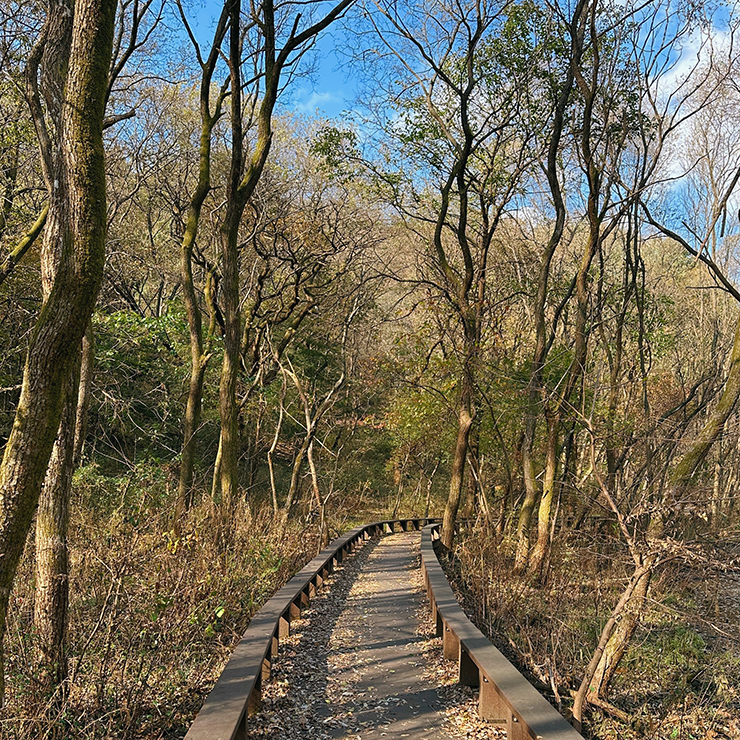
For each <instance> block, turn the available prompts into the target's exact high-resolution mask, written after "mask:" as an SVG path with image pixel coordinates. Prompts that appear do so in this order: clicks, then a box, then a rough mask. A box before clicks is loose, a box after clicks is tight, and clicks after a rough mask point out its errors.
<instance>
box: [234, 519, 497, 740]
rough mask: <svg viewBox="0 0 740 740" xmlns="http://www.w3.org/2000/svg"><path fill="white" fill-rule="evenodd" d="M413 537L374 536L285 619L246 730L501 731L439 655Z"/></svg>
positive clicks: (361, 733)
mask: <svg viewBox="0 0 740 740" xmlns="http://www.w3.org/2000/svg"><path fill="white" fill-rule="evenodd" d="M419 538H420V535H419V533H418V532H409V533H403V534H397V535H391V536H388V537H384V538H382V539H380V540H378V539H375V540H371V541H370V542H369V543H368V544H366V545H365V546H364V548H362V549H361V550H360V551H358V552H357V553H356V554H355V555H354V556H353V557H352V558H349V559H348V560H347V561H345V563H344V565H343V567H342V568H341V569H338V570H337V571H336V573H335V574H334V575H333V576H332V577H331V578H330V579H329V582H328V583H327V585H326V586H325V587H324V588H323V589H322V590H321V591H320V592H319V594H318V596H317V597H316V598H315V599H314V601H313V602H312V604H311V608H310V609H309V610H307V611H306V612H304V619H302V620H300V621H295V622H292V623H291V632H292V634H291V636H290V638H288V639H286V640H283V641H281V644H280V655H279V657H278V659H277V661H276V662H275V663H274V664H273V671H272V678H271V680H270V681H268V682H266V683H265V685H264V686H263V690H262V711H261V712H260V713H259V714H257V715H255V716H254V717H252V718H250V721H249V725H250V726H249V730H248V733H247V737H248V738H249V740H257V738H274V739H275V740H277V739H278V738H280V739H281V740H282V739H285V740H293V739H294V738H295V739H298V738H316V739H317V740H330V739H331V740H333V739H335V738H345V739H346V740H379V738H409V739H410V740H415V739H416V738H428V739H430V740H431V739H432V738H439V739H440V740H445V739H450V740H451V739H453V738H470V739H471V740H473V739H474V740H484V739H487V738H505V737H506V733H505V732H503V731H501V730H499V729H497V728H495V727H494V726H492V725H490V724H487V723H484V722H481V721H480V720H478V718H477V711H476V697H475V694H474V692H473V691H472V690H471V689H469V688H467V687H460V686H458V685H457V682H456V681H457V673H456V666H455V664H454V663H451V662H450V661H446V660H444V658H443V657H442V647H441V640H439V639H438V638H434V625H433V624H432V620H431V616H430V613H429V608H428V605H427V601H426V595H425V594H424V593H423V583H422V578H421V572H420V568H419V554H418V553H419Z"/></svg>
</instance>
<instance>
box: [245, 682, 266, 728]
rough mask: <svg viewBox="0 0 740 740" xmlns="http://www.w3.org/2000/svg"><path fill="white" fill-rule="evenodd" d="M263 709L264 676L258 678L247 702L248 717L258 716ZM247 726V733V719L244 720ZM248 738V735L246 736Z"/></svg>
mask: <svg viewBox="0 0 740 740" xmlns="http://www.w3.org/2000/svg"><path fill="white" fill-rule="evenodd" d="M261 708H262V675H261V674H260V675H259V676H257V680H256V681H255V682H254V688H253V689H252V693H251V694H250V695H249V699H248V700H247V715H251V714H256V713H257V712H259V710H260V709H261ZM242 722H243V723H244V725H245V732H246V717H245V718H244V719H243V720H242ZM245 736H246V735H245Z"/></svg>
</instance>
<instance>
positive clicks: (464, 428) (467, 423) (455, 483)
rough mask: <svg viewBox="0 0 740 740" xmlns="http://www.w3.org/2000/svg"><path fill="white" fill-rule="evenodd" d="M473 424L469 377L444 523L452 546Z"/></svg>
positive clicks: (445, 540)
mask: <svg viewBox="0 0 740 740" xmlns="http://www.w3.org/2000/svg"><path fill="white" fill-rule="evenodd" d="M472 426H473V386H472V383H471V379H470V378H469V377H467V374H466V377H465V378H464V380H463V389H462V393H461V397H460V408H459V410H458V412H457V437H456V439H455V450H454V453H453V458H452V471H451V473H450V490H449V493H448V495H447V505H446V506H445V513H444V518H443V520H442V521H443V523H442V544H443V545H444V546H445V547H448V548H451V547H452V542H453V540H454V538H455V522H456V520H457V510H458V509H459V508H460V500H461V498H462V492H463V482H464V478H465V463H466V461H467V459H468V440H469V438H470V430H471V428H472Z"/></svg>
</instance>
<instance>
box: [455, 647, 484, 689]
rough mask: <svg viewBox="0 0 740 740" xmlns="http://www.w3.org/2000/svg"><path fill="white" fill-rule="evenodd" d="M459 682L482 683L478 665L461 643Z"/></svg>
mask: <svg viewBox="0 0 740 740" xmlns="http://www.w3.org/2000/svg"><path fill="white" fill-rule="evenodd" d="M457 682H458V683H460V684H462V685H463V686H478V685H479V684H480V671H479V670H478V666H477V665H476V664H475V663H474V662H473V659H472V658H471V657H470V655H469V654H468V651H467V650H465V648H464V647H463V646H462V644H461V645H460V666H459V670H458V675H457Z"/></svg>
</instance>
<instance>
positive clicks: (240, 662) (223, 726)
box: [185, 518, 436, 740]
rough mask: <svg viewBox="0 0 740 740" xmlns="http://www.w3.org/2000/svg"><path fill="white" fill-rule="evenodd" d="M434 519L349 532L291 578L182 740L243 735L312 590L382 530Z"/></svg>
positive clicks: (234, 739) (235, 739)
mask: <svg viewBox="0 0 740 740" xmlns="http://www.w3.org/2000/svg"><path fill="white" fill-rule="evenodd" d="M434 521H436V520H435V519H429V518H425V519H394V520H389V521H383V522H373V523H372V524H365V525H364V526H362V527H357V528H356V529H353V530H351V531H350V532H347V534H345V535H343V536H342V537H339V538H338V539H336V540H334V542H332V543H331V544H330V545H329V546H328V547H327V548H325V549H324V550H322V551H321V553H320V554H319V555H317V556H316V557H315V558H314V559H313V560H312V561H311V562H310V563H308V565H306V566H305V568H303V570H301V571H300V572H299V573H297V574H296V575H295V576H294V577H293V578H291V580H290V581H288V583H286V584H285V586H283V587H282V588H281V589H280V590H279V591H278V592H277V593H276V594H275V595H274V596H273V597H272V598H271V599H270V600H269V601H268V602H267V603H266V604H265V605H264V606H263V607H262V608H261V609H260V610H259V612H257V614H255V616H254V617H253V618H252V621H251V622H250V623H249V627H248V628H247V631H246V632H245V633H244V636H243V637H242V639H241V640H240V641H239V643H238V645H237V646H236V648H235V649H234V652H233V653H232V655H231V658H230V659H229V662H228V663H227V664H226V667H225V668H224V670H223V673H222V674H221V677H220V678H219V679H218V682H217V683H216V685H215V686H214V687H213V690H212V691H211V693H210V694H209V695H208V698H207V699H206V702H205V704H204V705H203V707H202V708H201V710H200V712H199V713H198V716H197V717H196V718H195V721H194V722H193V724H192V725H191V726H190V730H188V733H187V735H185V740H240V739H241V738H244V737H246V721H247V716H248V715H249V714H250V713H252V712H254V711H257V710H258V709H259V706H260V702H261V697H262V681H265V680H266V679H268V678H269V677H270V667H271V665H272V661H273V660H274V659H275V657H276V656H277V654H278V647H279V645H280V640H281V639H284V638H285V637H287V636H288V635H289V634H290V623H291V621H292V620H294V619H299V618H300V616H301V611H302V610H303V609H305V608H306V606H307V605H308V604H309V602H310V601H311V599H312V598H313V596H314V594H315V593H316V590H317V589H319V588H320V587H321V585H322V584H323V582H324V580H325V579H326V578H327V576H328V575H329V574H330V573H331V572H332V571H333V570H334V567H335V566H336V564H337V563H339V562H341V561H342V559H343V558H344V556H345V555H347V554H348V553H350V552H352V550H354V549H355V547H357V545H358V544H359V543H361V542H364V541H365V540H367V539H370V537H372V536H373V535H375V534H379V533H381V532H393V531H395V528H396V527H400V528H401V529H402V530H403V531H409V530H412V529H421V528H422V526H424V525H426V524H429V523H430V522H434Z"/></svg>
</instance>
